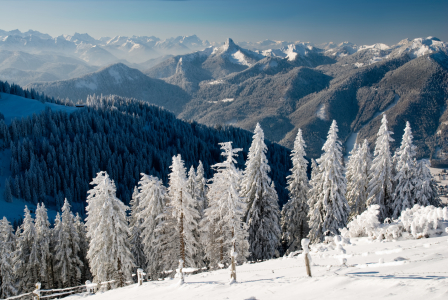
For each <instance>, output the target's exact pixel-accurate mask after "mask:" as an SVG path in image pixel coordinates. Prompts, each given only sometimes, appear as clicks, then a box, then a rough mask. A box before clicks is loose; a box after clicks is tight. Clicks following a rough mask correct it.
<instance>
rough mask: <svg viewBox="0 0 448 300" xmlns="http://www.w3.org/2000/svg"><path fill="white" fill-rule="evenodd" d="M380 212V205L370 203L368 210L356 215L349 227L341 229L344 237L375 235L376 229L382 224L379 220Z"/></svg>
mask: <svg viewBox="0 0 448 300" xmlns="http://www.w3.org/2000/svg"><path fill="white" fill-rule="evenodd" d="M379 213H380V206H379V205H377V204H374V205H370V206H369V207H368V208H367V210H366V211H364V212H363V213H362V214H360V215H358V216H356V218H354V219H353V220H352V221H351V222H350V223H348V224H347V228H344V229H342V230H340V231H341V234H342V236H344V237H352V238H353V237H365V236H368V237H371V236H374V235H375V232H376V230H377V229H378V227H379V226H380V222H379V221H378V214H379Z"/></svg>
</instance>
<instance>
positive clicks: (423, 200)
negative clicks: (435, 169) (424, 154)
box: [415, 160, 441, 207]
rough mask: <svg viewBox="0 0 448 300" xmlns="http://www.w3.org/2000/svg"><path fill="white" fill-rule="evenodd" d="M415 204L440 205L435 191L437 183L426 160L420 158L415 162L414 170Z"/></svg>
mask: <svg viewBox="0 0 448 300" xmlns="http://www.w3.org/2000/svg"><path fill="white" fill-rule="evenodd" d="M415 177H416V184H415V191H416V197H415V198H416V204H420V205H421V206H427V205H433V206H435V207H440V206H441V201H440V197H439V193H438V192H437V183H436V182H435V180H434V177H433V176H432V175H431V171H430V170H429V166H428V161H426V160H421V161H419V162H418V163H417V170H416V176H415Z"/></svg>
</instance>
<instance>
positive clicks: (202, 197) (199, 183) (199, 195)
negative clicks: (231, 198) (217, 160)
mask: <svg viewBox="0 0 448 300" xmlns="http://www.w3.org/2000/svg"><path fill="white" fill-rule="evenodd" d="M206 184H207V182H206V179H205V175H204V166H203V165H202V161H199V165H198V168H197V171H196V189H195V193H196V194H195V198H196V200H197V201H198V202H199V209H198V212H199V215H200V216H201V219H202V218H203V217H204V210H205V209H206V208H207V206H208V204H207V198H206V194H207V190H206V188H207V185H206Z"/></svg>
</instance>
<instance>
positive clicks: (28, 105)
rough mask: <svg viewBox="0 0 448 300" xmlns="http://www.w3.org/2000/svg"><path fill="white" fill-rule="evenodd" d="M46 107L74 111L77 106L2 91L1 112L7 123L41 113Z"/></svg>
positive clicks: (0, 94) (0, 98)
mask: <svg viewBox="0 0 448 300" xmlns="http://www.w3.org/2000/svg"><path fill="white" fill-rule="evenodd" d="M46 107H49V108H51V109H52V110H54V111H55V110H57V111H65V112H67V113H71V112H74V111H75V110H77V109H79V108H76V107H70V106H63V105H57V104H54V103H42V102H40V101H37V100H33V99H26V98H23V97H19V96H16V95H10V94H5V93H0V112H1V113H2V114H3V115H4V116H5V123H6V124H10V123H11V121H12V120H13V119H15V118H18V119H20V118H25V117H28V116H32V115H33V114H39V113H40V112H42V111H44V110H45V108H46Z"/></svg>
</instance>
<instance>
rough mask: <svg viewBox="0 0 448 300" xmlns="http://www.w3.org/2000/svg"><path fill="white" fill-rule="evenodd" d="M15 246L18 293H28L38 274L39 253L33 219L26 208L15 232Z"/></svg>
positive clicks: (14, 259) (14, 261)
mask: <svg viewBox="0 0 448 300" xmlns="http://www.w3.org/2000/svg"><path fill="white" fill-rule="evenodd" d="M16 236H17V246H16V249H15V251H14V258H13V263H14V273H15V275H16V278H18V279H19V282H18V286H17V289H18V293H28V292H30V291H32V290H34V285H35V284H36V282H37V280H38V274H39V270H38V268H39V253H38V248H37V245H36V240H35V238H36V228H35V226H34V219H33V218H32V217H31V213H30V211H29V209H28V207H27V206H25V218H24V219H23V223H22V225H21V226H20V227H19V229H18V231H17V234H16Z"/></svg>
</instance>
